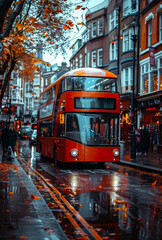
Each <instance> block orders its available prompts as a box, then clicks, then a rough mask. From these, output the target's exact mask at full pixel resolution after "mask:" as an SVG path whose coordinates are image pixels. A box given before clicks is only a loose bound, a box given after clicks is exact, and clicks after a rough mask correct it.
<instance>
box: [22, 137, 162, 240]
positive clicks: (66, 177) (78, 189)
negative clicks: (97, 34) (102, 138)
mask: <svg viewBox="0 0 162 240" xmlns="http://www.w3.org/2000/svg"><path fill="white" fill-rule="evenodd" d="M18 159H19V161H20V163H21V164H24V165H25V163H26V166H27V167H28V168H27V167H24V168H25V170H26V171H27V173H28V175H29V176H30V178H31V179H32V180H33V182H34V183H35V185H36V186H37V188H38V190H40V192H41V194H42V196H43V197H44V199H45V201H46V202H47V204H48V206H49V207H50V208H51V210H52V212H53V213H54V215H55V216H56V218H57V219H58V221H59V222H60V224H61V226H62V228H63V229H64V231H65V232H66V234H67V236H68V238H69V239H86V235H84V234H82V232H79V233H78V232H77V230H76V229H78V228H77V227H76V226H77V224H78V223H79V226H80V228H81V230H83V231H84V232H85V233H86V232H88V230H87V229H89V228H90V226H92V227H93V229H94V230H95V232H96V233H97V234H98V235H99V236H100V237H101V239H115V240H117V239H118V240H126V239H131V240H134V239H136V240H148V239H150V240H152V239H154V240H160V239H161V236H162V218H161V216H162V214H161V209H162V184H161V183H162V178H161V176H159V175H157V174H153V173H147V172H144V171H140V170H133V169H131V168H128V167H121V166H118V165H113V164H109V165H108V166H107V167H101V166H99V165H98V164H77V165H74V164H68V165H66V166H64V165H62V164H61V165H59V166H58V167H57V168H55V166H54V164H53V162H52V160H49V159H41V158H40V156H39V154H38V153H36V151H35V147H34V146H30V145H29V142H28V141H20V143H19V150H18ZM29 167H32V168H33V169H35V170H36V171H37V172H38V173H40V174H41V176H43V177H44V178H45V181H46V182H49V183H50V185H52V186H53V187H54V188H55V192H56V195H59V194H61V195H62V196H63V197H64V198H65V199H63V204H62V205H61V204H60V202H58V199H56V198H53V199H52V198H51V195H50V194H49V191H47V190H46V191H45V189H44V188H43V187H41V184H42V183H41V182H40V177H39V178H36V176H35V175H34V174H32V171H30V169H29ZM66 201H68V203H69V204H70V205H69V206H68V205H67V203H66ZM67 208H69V209H72V208H74V209H75V210H73V209H72V210H71V215H72V217H73V220H71V216H69V214H67V213H66V211H67ZM72 221H75V224H74V223H73V224H72ZM81 230H80V231H81ZM81 235H82V236H83V235H84V237H82V238H81V237H80V236H81ZM87 236H88V234H87ZM93 236H94V235H93ZM96 236H97V235H96ZM89 239H97V237H92V236H90V237H89ZM98 239H99V238H98Z"/></svg>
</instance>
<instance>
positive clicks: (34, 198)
mask: <svg viewBox="0 0 162 240" xmlns="http://www.w3.org/2000/svg"><path fill="white" fill-rule="evenodd" d="M30 198H31V200H36V199H39V198H41V197H37V196H34V195H33V194H32V193H31V195H30Z"/></svg>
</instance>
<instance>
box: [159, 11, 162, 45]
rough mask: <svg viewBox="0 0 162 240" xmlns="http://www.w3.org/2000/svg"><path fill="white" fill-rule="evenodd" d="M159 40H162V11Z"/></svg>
mask: <svg viewBox="0 0 162 240" xmlns="http://www.w3.org/2000/svg"><path fill="white" fill-rule="evenodd" d="M159 41H162V13H161V14H160V15H159Z"/></svg>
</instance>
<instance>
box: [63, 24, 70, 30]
mask: <svg viewBox="0 0 162 240" xmlns="http://www.w3.org/2000/svg"><path fill="white" fill-rule="evenodd" d="M63 28H64V30H67V29H71V28H70V27H69V26H67V25H64V26H63Z"/></svg>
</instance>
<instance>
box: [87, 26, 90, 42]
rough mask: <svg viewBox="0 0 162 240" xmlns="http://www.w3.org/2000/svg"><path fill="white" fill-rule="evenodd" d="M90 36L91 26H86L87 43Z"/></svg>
mask: <svg viewBox="0 0 162 240" xmlns="http://www.w3.org/2000/svg"><path fill="white" fill-rule="evenodd" d="M90 36H91V24H88V26H87V41H89V39H90Z"/></svg>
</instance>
